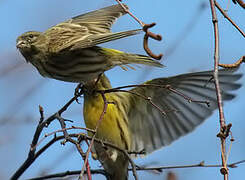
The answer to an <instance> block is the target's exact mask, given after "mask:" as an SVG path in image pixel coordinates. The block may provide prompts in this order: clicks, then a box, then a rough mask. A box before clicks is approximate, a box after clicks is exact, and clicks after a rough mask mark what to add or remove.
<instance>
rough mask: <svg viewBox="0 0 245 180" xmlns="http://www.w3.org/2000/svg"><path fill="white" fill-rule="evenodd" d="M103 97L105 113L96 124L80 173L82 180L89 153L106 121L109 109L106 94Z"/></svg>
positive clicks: (102, 94) (103, 112)
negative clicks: (99, 129)
mask: <svg viewBox="0 0 245 180" xmlns="http://www.w3.org/2000/svg"><path fill="white" fill-rule="evenodd" d="M101 96H102V98H103V101H104V107H103V111H102V113H101V115H100V119H99V120H98V122H97V124H96V127H95V130H94V134H93V137H92V140H91V142H90V145H89V147H88V150H87V152H86V158H85V160H84V165H83V167H82V170H81V173H80V178H81V177H82V176H83V174H84V171H85V167H86V164H87V162H88V156H89V153H90V152H91V149H92V146H93V143H94V140H95V136H96V134H97V131H98V128H99V126H100V123H101V121H102V120H103V119H104V115H105V113H106V110H107V107H108V102H107V100H106V97H105V95H104V93H101Z"/></svg>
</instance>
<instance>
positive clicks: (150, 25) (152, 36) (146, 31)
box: [116, 0, 163, 60]
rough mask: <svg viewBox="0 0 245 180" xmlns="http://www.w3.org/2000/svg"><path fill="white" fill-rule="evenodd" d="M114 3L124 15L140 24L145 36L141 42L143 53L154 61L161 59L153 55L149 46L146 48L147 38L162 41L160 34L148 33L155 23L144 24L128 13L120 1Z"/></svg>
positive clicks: (160, 56)
mask: <svg viewBox="0 0 245 180" xmlns="http://www.w3.org/2000/svg"><path fill="white" fill-rule="evenodd" d="M116 1H117V3H118V4H120V5H121V7H122V8H123V9H124V11H125V12H126V13H128V14H129V15H130V16H131V17H132V18H134V19H135V20H136V21H137V22H138V23H139V24H140V26H141V27H142V29H143V31H144V32H145V35H144V41H143V42H144V43H143V47H144V50H145V52H146V53H147V54H148V55H149V56H150V57H152V58H154V59H157V60H160V59H161V58H162V56H163V54H159V55H156V54H154V53H153V52H152V51H151V50H150V48H149V46H148V38H149V37H150V38H152V39H155V40H157V41H161V40H162V36H161V35H160V34H155V33H153V32H150V31H148V29H149V28H152V27H153V26H155V25H156V23H151V24H145V23H144V22H143V21H141V20H140V19H139V18H137V17H136V16H135V15H133V14H132V13H131V12H130V11H129V9H128V8H126V7H125V6H124V4H123V3H121V2H120V0H116Z"/></svg>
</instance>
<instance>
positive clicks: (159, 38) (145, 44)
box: [143, 23, 163, 60]
mask: <svg viewBox="0 0 245 180" xmlns="http://www.w3.org/2000/svg"><path fill="white" fill-rule="evenodd" d="M155 25H156V23H151V24H145V25H144V26H143V31H145V35H144V42H143V46H144V49H145V51H146V53H147V54H148V55H149V56H151V57H152V58H154V59H157V60H160V59H161V58H162V56H163V54H159V55H156V54H154V53H153V52H152V51H151V50H150V48H149V47H148V38H149V37H151V38H152V39H155V40H157V41H161V40H162V36H161V35H160V34H154V33H152V32H150V31H148V29H149V28H151V27H153V26H155Z"/></svg>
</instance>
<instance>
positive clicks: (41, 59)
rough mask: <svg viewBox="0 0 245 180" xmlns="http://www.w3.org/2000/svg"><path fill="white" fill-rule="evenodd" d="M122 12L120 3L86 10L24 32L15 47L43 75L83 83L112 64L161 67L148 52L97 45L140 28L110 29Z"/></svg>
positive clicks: (112, 65) (133, 33) (138, 30)
mask: <svg viewBox="0 0 245 180" xmlns="http://www.w3.org/2000/svg"><path fill="white" fill-rule="evenodd" d="M125 7H126V8H127V6H125ZM125 13H126V12H125V11H124V9H123V8H122V7H121V6H120V5H113V6H109V7H106V8H102V9H99V10H96V11H93V12H89V13H86V14H83V15H80V16H77V17H74V18H72V19H70V20H68V21H65V22H63V23H60V24H57V25H56V26H53V27H51V28H50V29H48V30H47V31H45V32H36V31H29V32H26V33H24V34H22V35H21V36H19V37H18V38H17V40H16V47H17V48H18V49H19V50H20V52H21V54H22V55H23V56H24V57H25V59H26V61H27V62H30V63H31V64H32V65H34V66H35V67H36V68H37V70H38V71H39V73H40V74H41V75H42V76H44V77H49V78H53V79H57V80H62V81H68V82H78V83H86V82H88V81H90V80H92V79H94V78H96V77H97V76H98V75H99V74H101V73H103V72H104V71H107V70H109V69H111V68H113V67H114V66H123V65H126V64H145V65H150V66H157V67H162V64H161V63H159V62H157V61H155V60H153V59H152V58H150V57H148V56H144V55H137V54H129V53H125V52H122V51H118V50H115V49H108V48H102V47H98V46H97V45H98V44H101V43H105V42H108V41H113V40H116V39H120V38H124V37H127V36H132V35H135V34H138V33H139V32H141V29H136V30H129V31H123V32H116V33H113V32H111V30H110V29H111V26H112V24H113V23H114V22H115V20H116V19H117V18H119V17H120V16H122V15H124V14H125Z"/></svg>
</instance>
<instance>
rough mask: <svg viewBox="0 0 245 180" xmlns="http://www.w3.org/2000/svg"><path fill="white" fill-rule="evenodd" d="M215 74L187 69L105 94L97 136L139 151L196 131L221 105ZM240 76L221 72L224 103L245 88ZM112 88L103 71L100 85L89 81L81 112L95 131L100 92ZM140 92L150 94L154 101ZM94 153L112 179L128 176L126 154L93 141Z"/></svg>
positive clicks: (100, 104) (87, 123)
mask: <svg viewBox="0 0 245 180" xmlns="http://www.w3.org/2000/svg"><path fill="white" fill-rule="evenodd" d="M212 77H213V71H204V72H196V73H188V74H182V75H178V76H174V77H168V78H158V79H153V80H150V81H147V82H145V83H144V85H146V86H147V87H142V86H141V87H135V88H133V89H131V90H129V92H111V93H106V94H105V97H106V100H107V101H108V102H112V104H108V108H107V111H106V113H105V116H104V119H103V120H102V121H101V124H100V126H99V128H98V131H97V134H96V137H97V138H99V139H101V140H103V141H105V142H110V143H113V144H114V145H116V146H118V147H120V148H122V149H125V150H128V151H136V152H140V151H142V150H144V151H145V152H146V153H151V152H153V151H155V150H157V149H159V148H161V147H163V146H166V145H169V144H170V143H172V142H173V141H175V140H177V139H178V138H180V137H181V136H184V135H186V134H188V133H190V132H191V131H193V130H194V129H195V128H196V127H197V126H198V125H200V124H201V123H202V122H203V121H204V120H205V119H207V118H208V117H209V116H211V114H212V113H213V111H214V110H215V109H217V100H216V91H215V85H214V82H213V78H212ZM241 77H242V74H239V73H234V71H231V70H220V71H219V81H220V87H221V89H222V97H223V100H224V101H230V100H232V99H233V98H234V97H235V95H234V94H233V93H232V91H234V90H237V89H239V88H240V87H241V84H239V83H238V82H237V81H238V80H239V79H240V78H241ZM160 86H161V87H160ZM166 86H167V87H166ZM110 88H112V87H111V84H110V82H109V80H108V79H107V77H106V76H105V75H102V76H101V77H100V79H99V81H98V82H97V83H96V84H95V83H92V82H91V83H89V84H86V85H85V94H84V110H83V114H84V120H85V124H86V127H88V128H90V129H95V127H96V124H97V122H98V120H99V119H100V116H101V113H102V111H103V108H104V100H103V98H102V95H101V94H100V93H99V92H98V90H106V89H110ZM139 94H140V96H139ZM142 96H144V97H146V98H148V99H149V98H150V99H151V100H152V102H153V103H154V105H152V104H151V103H150V102H149V101H147V100H145V99H144V98H142ZM183 96H185V97H189V98H191V99H192V100H196V101H208V102H209V104H210V106H207V104H205V103H196V102H190V101H188V100H186V99H185V98H184V97H183ZM160 110H161V111H160ZM89 135H93V134H91V133H89ZM94 153H95V154H96V155H97V158H98V160H99V161H100V162H101V164H102V165H103V167H104V169H105V170H106V172H107V173H108V174H109V175H110V179H111V180H125V179H127V177H128V172H127V168H128V164H129V161H128V159H127V157H125V155H124V154H123V153H122V152H120V151H118V150H115V149H113V148H110V147H107V148H105V147H104V146H103V145H102V143H96V142H95V144H94Z"/></svg>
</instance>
